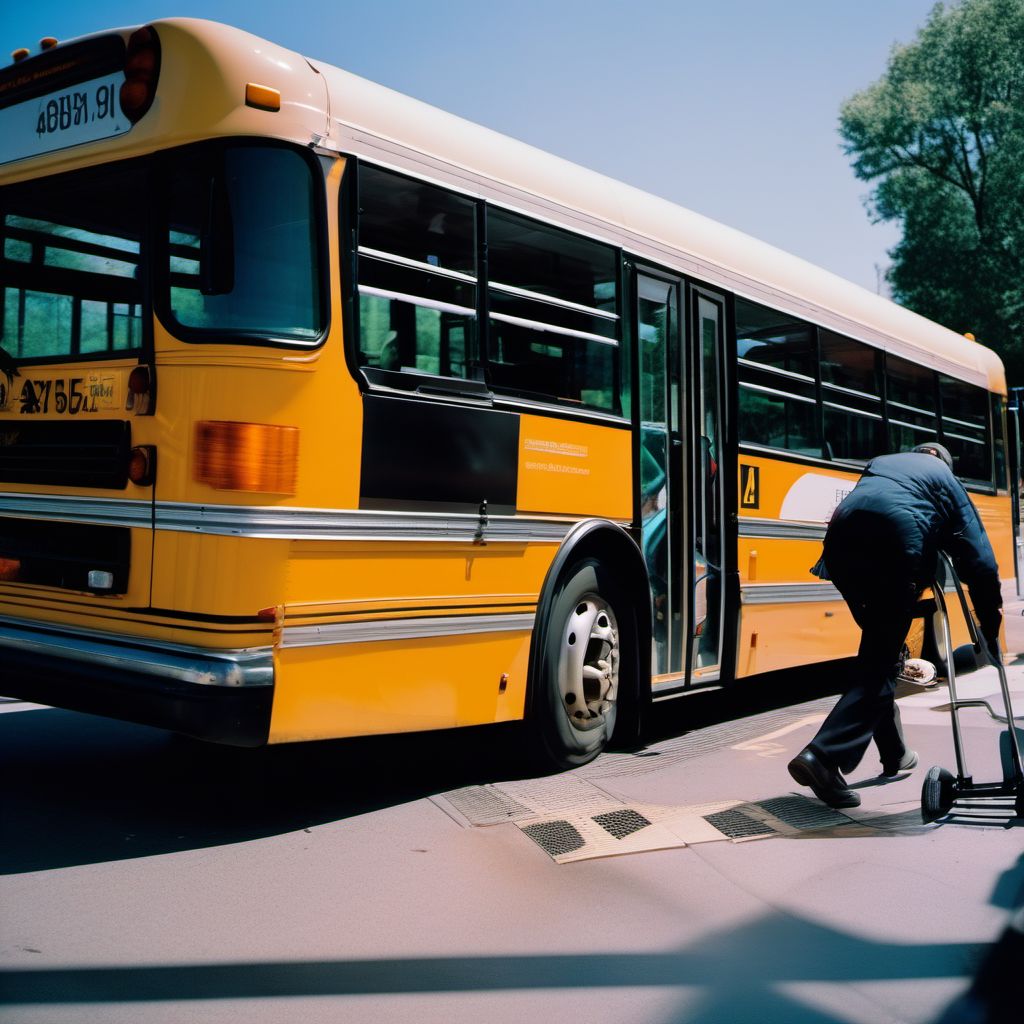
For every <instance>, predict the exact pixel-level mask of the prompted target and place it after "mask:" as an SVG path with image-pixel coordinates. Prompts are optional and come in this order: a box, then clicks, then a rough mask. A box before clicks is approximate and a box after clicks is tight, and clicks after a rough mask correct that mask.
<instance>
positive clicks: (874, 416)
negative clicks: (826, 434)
mask: <svg viewBox="0 0 1024 1024" xmlns="http://www.w3.org/2000/svg"><path fill="white" fill-rule="evenodd" d="M821 404H822V405H823V406H825V407H827V408H829V409H838V410H839V411H840V412H848V413H852V414H853V415H854V416H863V417H864V418H865V419H868V420H881V419H882V418H883V417H882V415H881V413H877V412H867V411H865V410H864V409H855V408H853V406H851V405H840V404H839V403H838V402H827V401H822V403H821Z"/></svg>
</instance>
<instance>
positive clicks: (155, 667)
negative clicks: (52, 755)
mask: <svg viewBox="0 0 1024 1024" xmlns="http://www.w3.org/2000/svg"><path fill="white" fill-rule="evenodd" d="M0 694H3V695H4V696H7V697H19V698H21V699H22V700H28V701H33V702H34V703H38V704H50V705H53V706H54V707H59V708H66V709H68V710H70V711H84V712H87V713H89V714H94V715H104V716H106V717H108V718H120V719H123V720H125V721H128V722H138V723H140V724H142V725H153V726H157V727H159V728H161V729H171V730H173V731H174V732H180V733H184V734H185V735H188V736H194V737H196V738H197V739H202V740H209V741H211V742H214V743H226V744H230V745H231V746H236V747H257V746H260V745H262V744H264V743H266V741H267V735H268V733H269V731H270V712H271V707H272V705H273V699H274V657H273V649H272V648H270V647H255V648H247V649H244V650H215V649H213V650H212V649H210V648H200V647H187V646H183V645H179V644H165V643H160V642H158V641H154V640H147V639H144V638H141V637H126V636H111V635H109V634H104V633H99V632H94V631H92V630H76V629H70V628H66V627H61V626H54V625H42V624H40V623H37V622H25V621H23V620H20V619H11V618H6V617H3V616H0Z"/></svg>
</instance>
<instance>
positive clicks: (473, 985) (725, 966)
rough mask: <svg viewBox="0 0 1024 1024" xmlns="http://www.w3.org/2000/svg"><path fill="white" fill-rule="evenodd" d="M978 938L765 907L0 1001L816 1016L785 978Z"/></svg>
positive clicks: (890, 961) (34, 990) (963, 967)
mask: <svg viewBox="0 0 1024 1024" xmlns="http://www.w3.org/2000/svg"><path fill="white" fill-rule="evenodd" d="M986 949H987V947H985V946H983V945H976V944H972V943H966V942H948V943H921V944H916V945H915V944H912V943H911V944H905V945H901V944H895V943H885V942H874V941H870V940H868V939H865V938H862V937H860V936H856V935H851V934H848V933H844V932H840V931H835V930H833V929H830V928H827V927H824V926H822V925H820V924H818V923H816V922H814V921H811V920H807V919H801V918H796V917H791V916H788V915H785V914H781V913H777V912H775V913H772V914H769V915H767V916H765V917H762V918H760V919H758V920H755V921H753V922H752V923H750V924H749V925H747V926H746V927H743V928H734V929H730V930H729V931H724V932H721V933H719V934H718V935H712V936H709V937H704V938H702V939H701V940H700V943H699V945H698V946H696V947H694V948H689V949H683V950H680V951H678V952H668V953H658V952H654V953H637V952H619V953H599V954H568V955H558V954H544V955H540V954H536V955H497V956H466V957H423V958H395V959H377V960H336V961H321V962H302V961H299V962H280V961H278V962H269V963H266V962H265V963H223V964H182V965H176V966H171V965H167V966H158V967H153V966H147V967H90V968H70V969H69V968H63V969H37V970H11V971H4V972H0V1002H3V1003H6V1004H9V1005H10V1004H28V1003H34V1004H50V1005H54V1004H69V1003H87V1004H99V1003H110V1004H124V1003H135V1002H142V1001H170V1002H175V1001H184V1000H219V999H262V998H279V997H302V996H336V997H337V996H357V995H360V996H366V995H383V996H391V995H407V994H411V993H417V994H423V993H441V992H445V993H452V992H459V993H470V992H476V993H480V992H499V991H500V992H516V991H520V992H521V991H542V990H550V989H565V988H567V987H568V988H572V989H577V988H578V989H602V988H604V989H608V988H616V987H630V988H632V987H652V986H653V987H668V988H678V987H686V988H688V989H690V990H691V992H689V993H688V994H687V999H686V1001H685V1007H683V1006H680V1008H679V1011H678V1018H677V1019H678V1020H680V1021H682V1020H686V1021H687V1022H690V1024H696V1022H709V1024H710V1022H722V1021H729V1022H736V1024H739V1022H744V1021H757V1022H759V1024H769V1022H785V1024H810V1022H821V1024H824V1022H831V1021H839V1020H845V1019H847V1018H846V1017H845V1016H842V1015H838V1014H837V1015H833V1014H832V1013H830V1012H829V1011H828V1010H826V1009H824V1008H822V1007H821V1006H817V1007H816V1006H815V1005H813V1003H812V1002H811V1000H808V1002H803V1001H802V1000H801V999H800V998H798V997H797V995H796V994H795V993H793V992H792V991H791V990H790V989H789V988H787V986H791V985H793V984H794V983H798V984H800V983H803V984H806V983H812V984H818V985H825V986H827V985H829V984H842V983H850V982H854V983H857V982H877V981H906V980H911V979H913V980H928V979H945V978H950V979H964V980H965V983H966V979H967V978H969V977H970V976H971V975H972V974H973V972H974V968H975V967H976V966H977V964H978V963H979V962H980V961H981V959H982V956H983V954H984V953H985V951H986ZM822 994H823V993H822V991H821V990H817V991H816V995H817V996H819V997H820V996H821V995H822ZM824 995H825V996H826V997H827V996H828V995H829V993H828V992H825V993H824ZM812 998H813V997H812ZM843 999H844V996H843V994H842V991H841V990H840V991H833V992H831V998H830V999H827V1002H826V1005H827V1004H828V1003H831V1004H832V1006H833V1007H835V1008H836V1009H837V1010H838V1008H839V1007H840V1006H841V1004H842V1001H843ZM815 1001H817V1002H819V1003H820V999H818V1000H815ZM880 1010H881V1007H880ZM670 1019H671V1018H670Z"/></svg>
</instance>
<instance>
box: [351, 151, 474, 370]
mask: <svg viewBox="0 0 1024 1024" xmlns="http://www.w3.org/2000/svg"><path fill="white" fill-rule="evenodd" d="M359 206H360V209H359V245H358V267H359V271H358V276H359V281H358V289H359V356H360V359H359V362H360V365H361V366H363V367H364V372H367V376H368V378H370V379H371V380H372V379H373V377H374V374H375V372H376V371H381V372H384V373H398V372H404V373H407V374H430V375H436V376H441V377H462V378H466V377H470V376H471V373H472V371H471V367H472V366H473V364H474V363H475V361H476V337H477V332H476V305H477V279H476V273H477V271H476V226H475V225H476V203H475V202H474V201H473V200H471V199H467V198H465V197H464V196H459V195H456V194H455V193H453V192H449V191H447V190H446V189H443V188H439V187H437V186H436V185H428V184H426V183H424V182H420V181H416V180H414V179H412V178H407V177H406V176H405V175H402V174H395V173H394V172H392V171H384V170H381V169H380V168H378V167H373V166H372V165H368V164H361V165H360V167H359ZM389 383H392V384H396V385H397V386H400V387H401V386H409V385H410V384H411V383H414V382H409V381H405V382H403V381H402V380H401V379H395V380H390V381H389Z"/></svg>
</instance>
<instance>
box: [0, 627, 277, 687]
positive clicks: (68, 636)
mask: <svg viewBox="0 0 1024 1024" xmlns="http://www.w3.org/2000/svg"><path fill="white" fill-rule="evenodd" d="M6 649H13V650H17V651H19V652H21V653H24V652H26V651H29V652H31V653H33V654H37V655H39V656H40V657H42V658H51V659H53V660H56V661H69V662H75V663H77V664H80V665H91V666H93V667H95V668H100V669H107V670H112V671H117V670H123V671H126V672H130V673H131V674H132V675H135V676H150V677H152V678H154V679H164V680H168V681H170V682H175V683H186V684H190V685H194V686H225V687H231V688H238V687H253V686H273V685H274V652H273V649H272V648H270V647H249V648H243V649H238V650H212V649H210V648H203V647H188V646H185V645H182V644H168V643H162V642H160V641H158V640H148V639H145V638H143V637H130V636H122V635H114V634H109V633H101V632H99V631H97V630H91V629H71V628H67V627H64V626H50V625H42V624H40V623H37V622H26V621H24V620H21V619H9V618H7V617H0V652H3V651H4V650H6Z"/></svg>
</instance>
